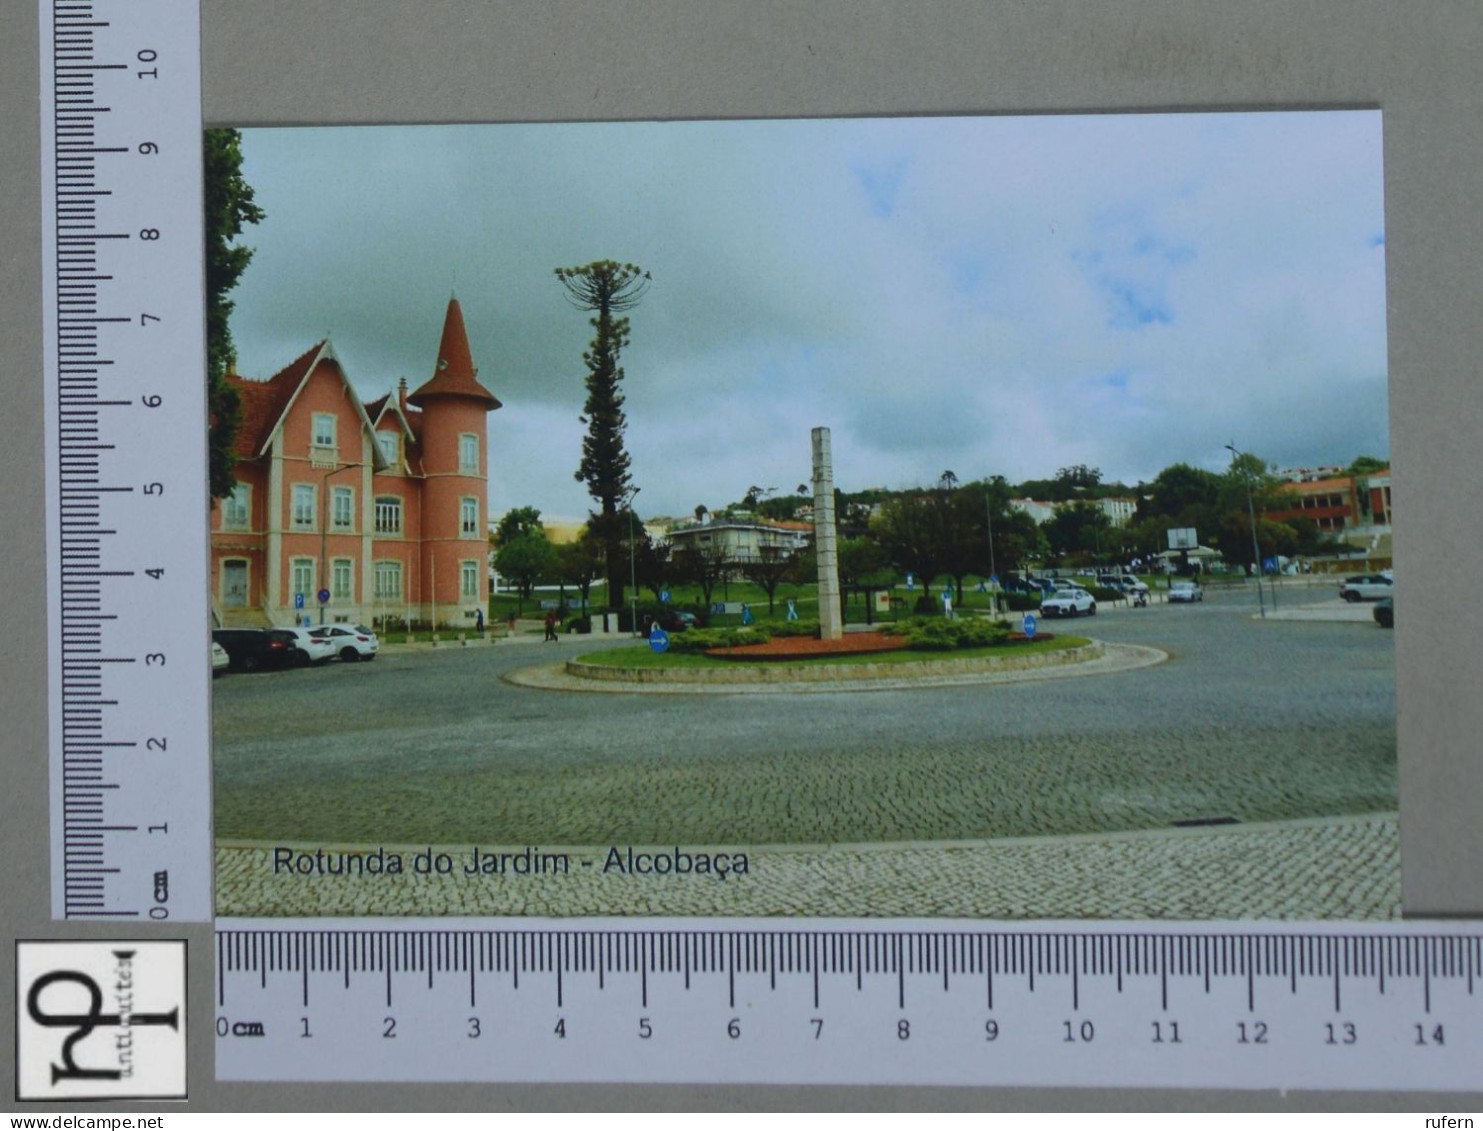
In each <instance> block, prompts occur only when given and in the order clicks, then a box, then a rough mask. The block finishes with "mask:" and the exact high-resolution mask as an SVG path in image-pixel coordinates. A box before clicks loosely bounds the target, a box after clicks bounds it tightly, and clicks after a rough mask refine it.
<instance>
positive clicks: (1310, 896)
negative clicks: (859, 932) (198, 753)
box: [217, 814, 1401, 919]
mask: <svg viewBox="0 0 1483 1131" xmlns="http://www.w3.org/2000/svg"><path fill="white" fill-rule="evenodd" d="M341 847H343V846H341ZM361 847H362V848H368V847H370V846H361ZM523 847H524V846H515V847H514V848H513V849H511V848H505V849H503V851H513V852H516V853H519V852H520V851H521V849H522V848H523ZM428 848H429V846H426V845H415V846H413V845H404V846H398V847H396V848H387V849H386V851H388V852H397V853H398V854H400V856H401V857H402V859H403V861H404V867H405V868H406V869H407V870H406V871H404V872H403V873H402V874H400V875H396V876H386V875H380V876H359V877H355V878H350V879H344V878H341V877H339V876H305V875H299V874H295V873H293V872H290V871H288V870H286V869H281V870H280V871H279V872H278V873H276V874H275V872H274V869H273V863H272V862H273V855H272V852H271V850H270V849H268V848H266V847H262V846H246V845H222V846H219V847H218V849H217V877H218V884H219V888H220V894H219V897H218V908H217V910H218V913H219V914H222V915H369V914H385V915H463V916H498V915H534V916H578V915H608V914H624V915H695V916H703V915H737V916H810V917H837V916H848V917H854V916H883V917H893V918H910V917H918V918H926V917H948V918H960V917H961V918H974V919H1036V918H1043V919H1068V918H1088V919H1302V918H1332V919H1394V918H1399V916H1400V908H1401V884H1400V844H1399V835H1398V832H1397V828H1396V821H1395V817H1394V815H1393V814H1391V815H1377V816H1372V817H1364V818H1350V819H1325V820H1314V821H1292V822H1285V823H1281V824H1272V825H1262V826H1225V827H1220V828H1211V829H1185V830H1177V831H1167V830H1161V831H1158V832H1144V833H1123V834H1115V835H1108V836H1090V837H1086V836H1083V837H1032V838H1025V839H1006V840H998V841H987V842H979V843H958V844H908V845H843V846H830V847H822V846H801V847H796V848H792V847H790V848H748V849H746V850H745V851H746V853H747V856H748V871H747V874H746V875H744V876H737V875H731V876H728V877H727V878H726V879H724V880H722V879H716V878H714V877H710V876H699V875H694V874H691V875H667V876H653V875H650V876H635V875H628V874H624V873H622V872H619V871H616V870H610V871H608V872H604V871H603V870H602V868H603V864H604V862H605V859H606V856H607V850H606V849H600V850H599V849H568V850H565V851H566V852H567V853H568V854H569V855H570V859H569V861H568V868H569V869H570V870H569V872H568V873H567V874H564V875H563V874H547V875H539V876H537V875H512V874H507V875H481V874H474V875H467V874H464V873H463V872H462V869H463V867H464V866H465V864H466V862H467V861H468V859H469V858H470V846H467V845H464V846H442V847H439V848H435V849H432V851H434V852H438V851H442V852H446V853H447V854H448V855H449V856H451V857H452V858H453V860H454V871H453V873H451V874H449V875H419V874H416V873H414V872H413V871H412V867H413V860H414V857H415V856H416V854H417V853H419V852H424V851H427V850H428ZM338 850H339V849H337V851H338ZM310 851H312V849H310ZM481 851H483V852H485V853H486V854H487V853H491V852H494V853H497V852H499V851H501V849H491V848H488V847H485V848H483V849H482V850H481ZM540 851H541V852H542V853H546V854H548V855H556V854H558V853H560V852H561V851H562V850H553V849H551V848H546V847H542V848H541V849H540ZM668 851H672V849H671V850H668ZM688 851H689V852H690V853H692V854H693V853H695V852H696V850H695V849H693V848H692V849H689V850H688ZM707 851H708V852H714V851H717V850H716V849H707ZM732 851H733V850H731V849H726V850H724V852H723V855H727V856H728V857H729V856H730V855H731V853H732ZM620 856H622V851H621V849H620ZM584 860H585V861H586V864H585V865H584V864H583V863H582V861H584Z"/></svg>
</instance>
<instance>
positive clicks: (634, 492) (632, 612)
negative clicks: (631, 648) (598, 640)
mask: <svg viewBox="0 0 1483 1131" xmlns="http://www.w3.org/2000/svg"><path fill="white" fill-rule="evenodd" d="M638 493H639V489H638V488H637V487H632V488H630V489H629V491H628V496H627V498H626V499H624V505H625V506H626V507H627V508H628V590H629V593H628V600H629V606H628V608H629V613H628V615H629V617H630V620H629V622H628V624H629V628H630V629H631V630H632V632H633V634H634V635H635V636H637V635H638V632H639V583H638V576H639V575H638V564H637V563H638V558H637V557H636V556H635V544H634V530H633V500H634V499H635V498H637V497H638Z"/></svg>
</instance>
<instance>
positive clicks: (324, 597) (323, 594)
mask: <svg viewBox="0 0 1483 1131" xmlns="http://www.w3.org/2000/svg"><path fill="white" fill-rule="evenodd" d="M315 596H316V597H318V598H319V603H320V604H321V605H328V604H329V603H330V591H329V590H328V589H321V590H320V591H319V592H318V593H316V594H315Z"/></svg>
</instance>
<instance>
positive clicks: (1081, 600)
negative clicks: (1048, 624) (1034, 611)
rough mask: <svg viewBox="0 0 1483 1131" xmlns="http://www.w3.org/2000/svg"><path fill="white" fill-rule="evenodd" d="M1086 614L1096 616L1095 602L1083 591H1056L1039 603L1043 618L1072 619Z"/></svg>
mask: <svg viewBox="0 0 1483 1131" xmlns="http://www.w3.org/2000/svg"><path fill="white" fill-rule="evenodd" d="M1082 613H1086V615H1087V616H1089V617H1094V616H1096V615H1097V602H1096V601H1094V600H1093V599H1092V595H1091V594H1090V593H1088V592H1087V591H1086V590H1085V589H1057V590H1056V591H1055V592H1054V593H1052V594H1050V596H1048V597H1046V598H1045V599H1044V600H1042V601H1041V602H1040V615H1041V616H1043V617H1074V616H1079V615H1080V614H1082Z"/></svg>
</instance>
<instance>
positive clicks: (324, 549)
mask: <svg viewBox="0 0 1483 1131" xmlns="http://www.w3.org/2000/svg"><path fill="white" fill-rule="evenodd" d="M364 466H365V464H363V463H342V464H341V465H340V466H339V467H332V468H330V469H329V470H328V471H326V472H325V473H324V475H322V476H321V477H320V480H319V492H320V494H322V495H323V496H324V502H323V510H324V515H323V521H321V522H320V524H319V588H320V589H329V588H330V575H329V540H330V476H331V475H335V474H338V473H339V472H341V471H349V470H350V469H351V468H352V467H364ZM354 525H355V520H354V516H353V513H352V518H351V526H352V528H353V527H354ZM315 601H316V603H317V604H318V605H319V623H320V624H324V607H325V605H326V604H327V603H328V602H326V601H320V600H319V596H318V594H315Z"/></svg>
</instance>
